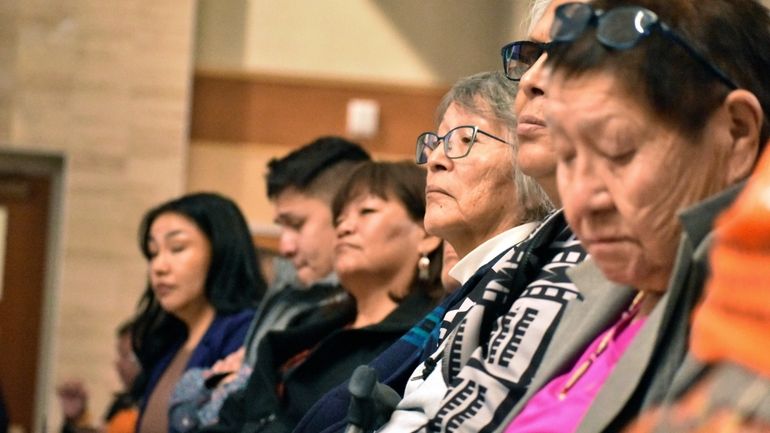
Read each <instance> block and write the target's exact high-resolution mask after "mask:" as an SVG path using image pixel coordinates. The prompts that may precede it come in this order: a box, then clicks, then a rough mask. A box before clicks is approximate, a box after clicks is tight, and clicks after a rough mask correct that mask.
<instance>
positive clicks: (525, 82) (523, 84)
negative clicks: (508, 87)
mask: <svg viewBox="0 0 770 433" xmlns="http://www.w3.org/2000/svg"><path fill="white" fill-rule="evenodd" d="M547 56H548V54H547V53H543V54H542V55H541V56H540V58H538V59H537V61H536V62H535V63H534V64H533V65H532V67H530V68H529V69H528V70H527V72H525V73H524V75H522V76H521V79H520V80H519V90H520V91H522V92H524V94H525V95H527V97H528V98H530V99H532V98H535V97H537V96H545V78H546V73H545V66H544V64H545V59H546V58H547Z"/></svg>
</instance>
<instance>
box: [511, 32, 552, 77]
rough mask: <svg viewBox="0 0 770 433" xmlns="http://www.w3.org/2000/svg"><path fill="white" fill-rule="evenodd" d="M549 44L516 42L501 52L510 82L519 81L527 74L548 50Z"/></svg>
mask: <svg viewBox="0 0 770 433" xmlns="http://www.w3.org/2000/svg"><path fill="white" fill-rule="evenodd" d="M549 45H550V44H549V43H542V42H533V41H516V42H511V43H510V44H508V45H506V46H504V47H503V48H502V50H500V55H502V56H503V71H505V76H506V77H507V78H508V79H509V80H513V81H519V80H521V77H522V76H523V75H524V73H525V72H527V71H528V70H529V68H531V67H532V65H534V64H535V62H537V59H539V58H540V56H541V55H543V53H544V52H545V51H546V50H547V49H548V46H549Z"/></svg>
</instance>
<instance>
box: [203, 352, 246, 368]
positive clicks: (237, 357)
mask: <svg viewBox="0 0 770 433" xmlns="http://www.w3.org/2000/svg"><path fill="white" fill-rule="evenodd" d="M245 357H246V348H244V347H241V348H240V349H238V350H236V351H235V352H233V353H231V354H229V355H227V356H225V357H224V358H222V359H220V360H219V361H217V362H215V363H214V365H212V366H211V372H212V373H224V372H234V371H238V370H239V369H240V368H241V365H243V359H244V358H245Z"/></svg>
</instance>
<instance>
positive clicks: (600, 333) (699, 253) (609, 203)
mask: <svg viewBox="0 0 770 433" xmlns="http://www.w3.org/2000/svg"><path fill="white" fill-rule="evenodd" d="M559 3H561V4H559V5H558V7H555V8H551V9H550V11H551V12H552V13H550V14H547V15H546V16H545V17H544V24H543V25H548V24H550V22H552V24H551V25H550V26H548V27H550V38H551V39H552V42H551V46H550V47H549V48H548V52H547V54H546V55H545V56H544V58H543V61H538V63H536V64H535V66H533V68H532V69H530V70H529V71H528V72H527V74H528V77H527V80H528V81H530V83H536V84H537V86H536V87H538V88H541V89H545V93H546V94H547V95H548V98H547V100H546V102H545V104H544V110H543V113H544V120H545V123H546V124H547V126H548V129H549V130H550V136H551V142H552V145H553V150H554V152H555V156H556V160H557V164H556V179H557V185H558V191H559V195H560V197H561V200H562V203H563V205H564V211H565V214H566V217H567V221H568V222H569V224H570V226H571V227H572V229H573V230H574V232H575V234H576V235H577V236H578V238H579V239H580V240H581V242H582V243H583V245H584V246H585V248H586V250H587V251H588V252H589V253H590V254H591V256H592V260H591V261H589V262H587V263H585V264H584V265H581V266H578V267H576V268H575V269H573V270H572V271H570V272H569V275H570V277H571V278H572V280H573V281H574V282H575V284H576V285H577V287H578V288H579V289H580V292H581V294H582V295H583V297H584V301H583V302H580V303H571V304H569V306H568V307H567V309H566V311H565V316H564V318H563V320H562V322H561V324H560V327H559V329H558V330H557V333H556V335H555V336H554V339H553V341H552V343H551V345H550V346H549V348H548V350H547V351H546V353H545V354H544V358H543V365H542V366H541V367H540V371H539V372H538V374H537V375H536V376H535V378H534V379H533V383H532V385H531V387H530V389H529V391H528V392H527V394H526V395H525V397H524V398H523V399H522V401H521V402H520V403H519V404H518V405H517V407H516V408H515V409H514V410H513V411H512V412H511V414H510V415H509V417H508V420H507V421H506V422H504V423H503V424H505V425H504V426H503V427H502V430H501V431H505V432H541V433H542V432H575V431H577V432H598V431H618V430H620V429H621V428H622V426H623V425H625V424H626V423H627V422H628V420H629V419H630V418H632V417H633V416H635V415H636V414H637V413H638V411H639V410H640V408H644V407H647V406H648V405H651V404H653V403H656V402H659V401H660V400H661V399H663V398H664V396H665V395H666V393H667V392H668V390H669V387H670V386H671V384H672V383H673V382H676V381H677V380H679V378H680V377H686V376H687V375H689V374H692V373H693V372H692V371H689V363H685V364H682V361H683V360H684V358H685V357H686V356H687V353H688V345H687V344H688V343H687V341H688V334H689V323H690V312H691V311H692V308H693V306H694V305H695V304H696V303H697V301H698V300H699V298H700V295H701V291H702V285H703V279H704V277H705V275H706V266H705V254H706V252H707V251H708V247H709V244H710V239H711V234H710V232H711V230H712V224H713V221H714V218H715V217H716V215H717V214H718V213H719V212H720V211H721V210H723V209H725V208H726V207H727V206H728V205H729V203H730V202H731V201H732V200H733V199H734V197H735V196H736V194H737V192H738V190H739V189H740V186H741V185H742V182H743V180H744V179H745V178H746V177H747V176H748V175H749V174H750V172H751V170H752V168H753V167H754V164H755V161H756V158H757V154H758V152H759V151H760V150H761V147H762V145H761V143H766V142H767V139H768V136H770V128H768V123H767V119H766V118H765V114H764V113H766V112H767V110H768V109H770V83H768V81H767V78H766V77H767V74H768V71H770V54H768V53H767V51H766V50H764V49H763V47H766V46H767V44H769V43H770V16H769V15H768V11H767V9H766V8H764V7H763V6H762V5H761V4H759V3H758V2H756V1H752V0H729V1H728V0H701V1H700V2H698V5H697V7H694V6H693V5H692V3H691V2H689V1H686V0H645V1H638V2H628V1H624V0H597V1H595V2H593V3H591V4H586V3H575V2H572V3H566V2H559Z"/></svg>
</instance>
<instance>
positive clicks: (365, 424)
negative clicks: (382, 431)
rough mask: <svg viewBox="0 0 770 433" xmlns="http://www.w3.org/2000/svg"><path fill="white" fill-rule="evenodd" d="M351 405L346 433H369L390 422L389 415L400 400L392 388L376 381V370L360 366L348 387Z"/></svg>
mask: <svg viewBox="0 0 770 433" xmlns="http://www.w3.org/2000/svg"><path fill="white" fill-rule="evenodd" d="M348 391H350V406H349V407H348V427H347V428H346V429H345V433H368V432H372V431H374V430H375V429H377V428H379V427H380V426H381V425H383V424H385V423H386V422H387V421H388V420H389V419H390V414H391V413H393V411H394V410H395V409H396V405H398V402H399V401H400V400H401V396H400V395H398V393H397V392H396V391H394V390H393V388H391V387H389V386H387V385H384V384H381V383H379V382H378V381H377V370H375V369H373V368H372V367H369V366H367V365H360V366H358V368H356V370H355V371H354V372H353V376H352V377H351V378H350V384H349V385H348Z"/></svg>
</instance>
